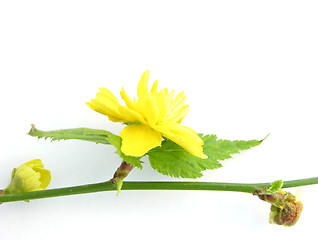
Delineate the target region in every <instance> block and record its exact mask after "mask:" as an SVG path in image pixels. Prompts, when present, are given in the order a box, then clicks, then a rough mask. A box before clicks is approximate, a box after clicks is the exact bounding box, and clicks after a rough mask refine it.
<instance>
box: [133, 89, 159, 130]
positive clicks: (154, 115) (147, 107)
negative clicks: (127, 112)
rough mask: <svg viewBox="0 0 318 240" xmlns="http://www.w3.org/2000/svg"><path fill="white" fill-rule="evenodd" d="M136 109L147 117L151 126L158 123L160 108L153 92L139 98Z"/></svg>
mask: <svg viewBox="0 0 318 240" xmlns="http://www.w3.org/2000/svg"><path fill="white" fill-rule="evenodd" d="M136 110H137V111H138V113H140V115H142V116H143V117H144V118H145V120H146V121H147V124H148V125H149V126H150V127H151V126H153V125H154V124H156V123H157V121H158V117H159V110H158V107H157V104H156V98H155V97H154V96H153V95H152V94H151V93H148V94H147V95H144V96H143V97H142V98H139V99H138V101H137V103H136Z"/></svg>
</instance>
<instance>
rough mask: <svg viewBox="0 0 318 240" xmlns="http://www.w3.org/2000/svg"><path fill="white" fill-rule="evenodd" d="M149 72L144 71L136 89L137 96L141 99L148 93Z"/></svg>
mask: <svg viewBox="0 0 318 240" xmlns="http://www.w3.org/2000/svg"><path fill="white" fill-rule="evenodd" d="M149 74H150V73H149V70H146V71H145V72H144V74H143V75H142V76H141V78H140V81H139V83H138V87H137V95H138V97H139V98H141V97H143V96H144V95H146V94H147V93H148V81H149Z"/></svg>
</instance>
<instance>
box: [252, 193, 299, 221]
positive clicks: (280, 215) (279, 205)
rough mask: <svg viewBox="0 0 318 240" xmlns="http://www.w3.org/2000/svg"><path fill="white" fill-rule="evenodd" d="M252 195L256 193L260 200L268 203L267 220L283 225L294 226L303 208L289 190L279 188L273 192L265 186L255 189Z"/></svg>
mask: <svg viewBox="0 0 318 240" xmlns="http://www.w3.org/2000/svg"><path fill="white" fill-rule="evenodd" d="M254 195H257V196H258V197H259V198H260V199H261V200H263V201H266V202H268V203H270V204H271V205H272V206H271V213H270V216H269V222H270V223H271V224H278V225H283V226H288V227H290V226H294V225H295V224H296V223H297V221H298V219H299V217H300V214H301V212H302V210H303V204H302V202H301V201H300V200H299V199H298V196H297V197H296V196H294V195H293V194H291V193H289V192H285V191H283V190H279V191H277V192H274V193H269V192H268V191H267V188H264V189H260V190H255V192H254Z"/></svg>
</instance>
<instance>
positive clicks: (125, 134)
mask: <svg viewBox="0 0 318 240" xmlns="http://www.w3.org/2000/svg"><path fill="white" fill-rule="evenodd" d="M148 81H149V71H148V70H146V71H145V72H144V74H143V75H142V76H141V78H140V81H139V84H138V87H137V96H138V99H137V100H136V99H135V98H134V99H133V100H132V99H131V98H130V97H129V96H128V95H127V94H126V92H125V90H124V88H122V90H121V92H120V95H121V97H122V99H123V100H124V102H125V104H126V105H125V106H123V105H121V104H120V103H119V101H118V99H117V98H116V97H115V96H114V95H113V94H112V93H111V92H110V91H109V90H108V89H106V88H99V90H100V92H98V93H97V97H96V98H95V99H92V100H91V102H89V103H87V105H88V106H89V107H90V108H92V109H93V110H95V111H97V112H99V113H101V114H104V115H106V116H108V119H109V120H110V121H113V122H123V123H125V124H126V125H127V126H126V127H125V128H124V129H123V130H122V131H121V133H120V135H121V138H122V146H121V151H122V152H123V153H124V154H125V155H128V156H135V157H141V156H143V155H144V154H146V153H147V152H148V151H149V150H150V149H152V148H155V147H158V146H161V142H162V138H163V137H165V138H167V139H170V140H171V141H173V142H175V143H176V144H178V145H179V146H181V147H182V148H184V149H185V150H186V151H188V152H189V153H190V154H192V155H194V156H196V157H199V158H207V156H206V155H205V154H204V153H203V149H202V146H203V140H202V139H201V138H200V137H199V136H198V134H197V133H196V132H195V131H194V130H192V129H191V128H188V127H186V126H183V125H181V121H182V120H183V118H184V117H185V116H186V115H187V113H188V111H189V109H188V108H189V106H188V105H186V104H185V99H186V97H185V96H184V92H180V93H179V94H177V95H176V96H174V95H175V91H174V90H172V91H171V92H169V91H168V89H166V88H164V89H162V90H160V91H159V90H158V80H157V81H155V82H154V84H153V86H152V88H151V90H150V91H148Z"/></svg>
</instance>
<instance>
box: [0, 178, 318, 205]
mask: <svg viewBox="0 0 318 240" xmlns="http://www.w3.org/2000/svg"><path fill="white" fill-rule="evenodd" d="M312 184H318V177H314V178H306V179H299V180H292V181H285V182H284V186H283V188H291V187H299V186H305V185H312ZM270 185H271V183H251V184H244V183H222V182H124V185H123V187H122V190H202V191H232V192H244V193H254V191H255V189H259V188H263V187H269V186H270ZM102 191H117V187H116V185H114V184H113V183H112V182H111V181H107V182H102V183H95V184H88V185H81V186H75V187H66V188H56V189H49V190H43V191H36V192H27V193H18V194H5V195H0V202H14V201H24V200H32V199H40V198H51V197H60V196H68V195H76V194H84V193H94V192H102Z"/></svg>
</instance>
